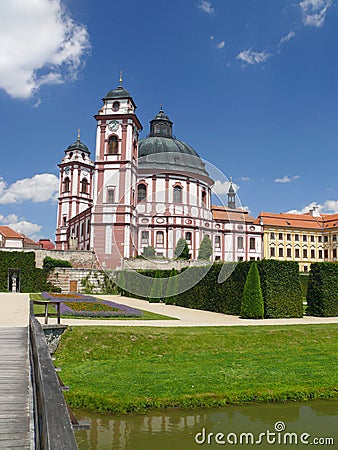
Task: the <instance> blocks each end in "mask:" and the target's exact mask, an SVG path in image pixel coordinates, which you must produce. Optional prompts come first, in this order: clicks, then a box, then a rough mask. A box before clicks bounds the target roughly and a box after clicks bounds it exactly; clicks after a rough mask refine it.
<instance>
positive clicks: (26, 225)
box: [0, 214, 42, 239]
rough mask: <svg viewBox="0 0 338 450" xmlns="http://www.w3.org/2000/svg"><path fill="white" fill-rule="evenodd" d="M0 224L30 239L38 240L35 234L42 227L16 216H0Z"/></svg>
mask: <svg viewBox="0 0 338 450" xmlns="http://www.w3.org/2000/svg"><path fill="white" fill-rule="evenodd" d="M0 224H1V225H7V226H8V227H10V228H12V229H13V230H15V231H17V232H18V233H22V234H25V235H26V236H29V237H30V238H32V239H38V236H37V235H36V234H35V233H38V232H39V231H40V230H41V228H42V226H41V225H38V224H36V223H32V222H28V221H27V220H25V218H24V217H20V218H19V217H18V216H17V215H16V214H9V215H8V216H3V215H1V214H0Z"/></svg>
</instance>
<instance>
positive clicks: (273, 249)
mask: <svg viewBox="0 0 338 450" xmlns="http://www.w3.org/2000/svg"><path fill="white" fill-rule="evenodd" d="M275 256H276V251H275V247H270V257H271V258H274V257H275Z"/></svg>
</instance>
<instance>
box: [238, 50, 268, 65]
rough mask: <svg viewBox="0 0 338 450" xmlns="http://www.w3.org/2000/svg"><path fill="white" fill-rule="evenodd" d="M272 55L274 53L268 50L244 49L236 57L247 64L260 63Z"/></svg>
mask: <svg viewBox="0 0 338 450" xmlns="http://www.w3.org/2000/svg"><path fill="white" fill-rule="evenodd" d="M270 56H272V55H271V54H270V53H267V52H266V51H263V52H253V51H252V50H243V51H242V52H240V53H239V54H238V55H237V57H236V59H239V60H240V61H243V62H245V63H247V64H259V63H262V62H264V61H266V60H267V59H268V58H270Z"/></svg>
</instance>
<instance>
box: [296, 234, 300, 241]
mask: <svg viewBox="0 0 338 450" xmlns="http://www.w3.org/2000/svg"><path fill="white" fill-rule="evenodd" d="M295 241H297V242H298V241H299V234H295Z"/></svg>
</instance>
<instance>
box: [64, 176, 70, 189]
mask: <svg viewBox="0 0 338 450" xmlns="http://www.w3.org/2000/svg"><path fill="white" fill-rule="evenodd" d="M69 191H70V179H69V177H66V178H65V179H64V180H63V192H69Z"/></svg>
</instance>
